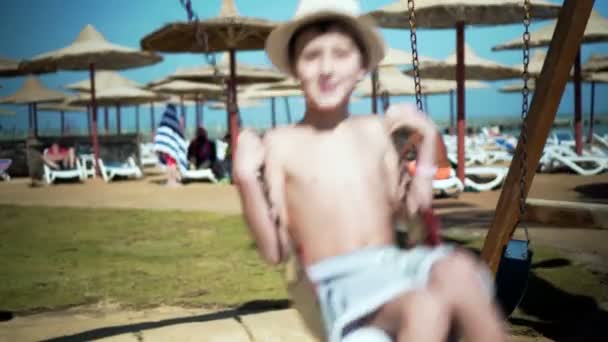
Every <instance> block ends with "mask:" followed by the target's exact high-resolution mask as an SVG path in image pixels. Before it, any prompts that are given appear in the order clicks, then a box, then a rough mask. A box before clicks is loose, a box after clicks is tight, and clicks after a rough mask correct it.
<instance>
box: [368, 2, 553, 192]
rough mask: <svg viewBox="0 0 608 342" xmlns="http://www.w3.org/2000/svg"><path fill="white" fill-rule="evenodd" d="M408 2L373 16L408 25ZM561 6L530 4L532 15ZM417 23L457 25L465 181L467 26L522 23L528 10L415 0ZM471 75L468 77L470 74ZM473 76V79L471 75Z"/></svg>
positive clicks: (389, 24) (385, 23)
mask: <svg viewBox="0 0 608 342" xmlns="http://www.w3.org/2000/svg"><path fill="white" fill-rule="evenodd" d="M407 5H408V2H407V1H397V2H395V3H392V4H389V5H387V6H384V7H382V8H380V9H379V10H377V11H372V12H370V13H368V14H366V15H368V16H371V17H372V18H373V19H374V20H376V22H377V23H378V25H379V26H381V27H384V28H402V29H403V28H409V27H410V24H409V16H410V13H409V10H408V7H407ZM559 9H560V6H558V5H555V4H552V3H549V2H547V1H544V0H536V1H534V2H533V4H532V5H531V7H530V12H531V13H530V14H531V17H532V18H543V19H548V18H556V17H557V16H558V15H559ZM414 11H415V15H416V26H417V27H418V28H432V29H446V28H456V63H455V64H456V67H455V68H454V69H455V70H456V71H455V77H456V78H455V79H456V80H457V82H458V87H457V90H456V92H457V100H458V164H459V166H458V177H459V178H460V179H461V180H462V181H464V124H465V122H464V120H465V113H464V108H465V103H464V101H465V99H464V89H465V74H466V71H465V44H464V42H465V38H464V27H465V25H473V26H495V25H501V24H512V23H521V22H522V21H523V18H524V14H525V10H524V6H523V1H521V0H416V1H415V9H414ZM467 78H468V77H467ZM468 79H471V78H468Z"/></svg>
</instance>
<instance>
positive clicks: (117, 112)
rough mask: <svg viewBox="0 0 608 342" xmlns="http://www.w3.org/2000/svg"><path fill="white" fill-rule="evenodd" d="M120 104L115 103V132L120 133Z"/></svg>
mask: <svg viewBox="0 0 608 342" xmlns="http://www.w3.org/2000/svg"><path fill="white" fill-rule="evenodd" d="M120 131H121V129H120V105H119V104H117V105H116V134H117V135H120Z"/></svg>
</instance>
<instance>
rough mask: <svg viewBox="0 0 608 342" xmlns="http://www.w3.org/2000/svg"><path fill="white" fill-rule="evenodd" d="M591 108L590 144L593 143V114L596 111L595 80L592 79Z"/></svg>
mask: <svg viewBox="0 0 608 342" xmlns="http://www.w3.org/2000/svg"><path fill="white" fill-rule="evenodd" d="M590 105H591V108H590V109H589V135H588V136H587V141H589V143H590V144H592V143H593V120H594V118H593V116H594V114H595V113H594V111H595V81H591V103H590Z"/></svg>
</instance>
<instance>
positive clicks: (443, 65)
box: [406, 44, 521, 81]
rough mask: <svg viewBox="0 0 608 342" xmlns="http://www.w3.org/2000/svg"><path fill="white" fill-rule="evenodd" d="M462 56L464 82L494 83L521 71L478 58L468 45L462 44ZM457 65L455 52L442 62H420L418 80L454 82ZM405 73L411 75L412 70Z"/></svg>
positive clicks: (512, 76) (519, 74)
mask: <svg viewBox="0 0 608 342" xmlns="http://www.w3.org/2000/svg"><path fill="white" fill-rule="evenodd" d="M464 55H465V58H464V70H465V75H466V80H485V81H496V80H504V79H511V78H519V77H521V70H519V69H517V68H515V67H512V66H508V65H504V64H500V63H497V62H494V61H491V60H488V59H485V58H482V57H479V56H477V54H476V53H475V52H474V51H473V49H472V48H471V47H470V46H469V45H468V44H464ZM457 63H458V56H457V52H454V53H452V54H451V55H449V56H448V57H447V58H446V59H444V60H442V61H431V62H421V63H420V66H419V70H420V78H421V79H424V78H432V79H442V80H456V79H457V77H456V66H457ZM406 73H407V74H408V75H413V70H408V71H407V72H406Z"/></svg>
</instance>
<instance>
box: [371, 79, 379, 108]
mask: <svg viewBox="0 0 608 342" xmlns="http://www.w3.org/2000/svg"><path fill="white" fill-rule="evenodd" d="M377 88H378V68H375V69H374V70H373V71H372V114H378V93H377V92H376V89H377Z"/></svg>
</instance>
